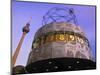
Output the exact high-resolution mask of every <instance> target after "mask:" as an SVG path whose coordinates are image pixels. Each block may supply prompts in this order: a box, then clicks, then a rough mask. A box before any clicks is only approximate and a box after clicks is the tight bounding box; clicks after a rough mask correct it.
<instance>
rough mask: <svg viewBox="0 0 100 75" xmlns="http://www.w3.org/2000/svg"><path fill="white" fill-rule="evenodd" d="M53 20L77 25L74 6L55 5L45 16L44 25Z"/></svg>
mask: <svg viewBox="0 0 100 75" xmlns="http://www.w3.org/2000/svg"><path fill="white" fill-rule="evenodd" d="M52 22H67V23H68V22H69V23H73V24H76V25H77V20H76V16H75V13H74V9H73V8H67V7H65V8H58V7H54V8H51V9H50V10H48V12H47V13H46V14H45V15H44V16H43V22H42V23H43V25H46V24H49V23H52Z"/></svg>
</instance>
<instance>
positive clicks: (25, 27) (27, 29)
mask: <svg viewBox="0 0 100 75" xmlns="http://www.w3.org/2000/svg"><path fill="white" fill-rule="evenodd" d="M31 19H32V17H30V20H29V21H28V22H27V23H26V25H25V26H24V27H23V29H22V32H23V33H22V37H21V39H20V41H19V43H18V46H17V48H16V50H15V53H14V55H13V57H12V66H14V65H15V63H16V60H17V57H18V54H19V52H20V48H21V46H22V43H23V41H24V38H25V36H26V34H27V33H28V32H29V31H30V29H29V26H30V22H31Z"/></svg>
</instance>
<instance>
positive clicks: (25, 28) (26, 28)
mask: <svg viewBox="0 0 100 75" xmlns="http://www.w3.org/2000/svg"><path fill="white" fill-rule="evenodd" d="M29 26H30V23H27V24H26V26H24V27H23V32H25V33H28V32H29V31H30V29H29Z"/></svg>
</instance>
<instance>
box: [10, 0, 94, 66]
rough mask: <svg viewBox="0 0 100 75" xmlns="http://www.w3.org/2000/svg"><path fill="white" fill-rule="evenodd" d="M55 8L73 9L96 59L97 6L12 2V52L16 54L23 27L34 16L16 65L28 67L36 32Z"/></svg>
mask: <svg viewBox="0 0 100 75" xmlns="http://www.w3.org/2000/svg"><path fill="white" fill-rule="evenodd" d="M53 7H62V8H63V7H64V8H65V7H68V8H73V9H74V11H75V15H76V17H77V20H78V23H79V26H80V27H81V28H82V29H83V30H84V32H85V33H86V35H87V36H86V37H87V38H88V40H89V42H90V46H91V48H92V52H93V55H94V57H95V49H96V48H95V47H96V46H95V41H96V40H95V34H96V32H95V13H96V12H95V6H80V5H67V4H66V5H65V4H49V3H36V2H16V1H13V2H12V52H13V53H14V51H15V49H16V47H17V45H18V42H19V40H20V38H21V36H22V27H23V26H24V25H25V24H26V23H27V22H28V20H29V18H30V16H32V22H31V26H30V32H29V33H28V34H27V35H26V37H25V39H24V42H23V44H22V47H21V50H20V54H19V56H18V59H17V62H16V65H24V66H25V65H26V63H27V60H28V55H29V52H30V51H31V46H32V41H33V39H34V34H35V32H36V31H37V30H38V29H39V28H40V27H41V26H42V17H43V15H44V14H45V13H46V12H47V11H48V10H49V9H51V8H53Z"/></svg>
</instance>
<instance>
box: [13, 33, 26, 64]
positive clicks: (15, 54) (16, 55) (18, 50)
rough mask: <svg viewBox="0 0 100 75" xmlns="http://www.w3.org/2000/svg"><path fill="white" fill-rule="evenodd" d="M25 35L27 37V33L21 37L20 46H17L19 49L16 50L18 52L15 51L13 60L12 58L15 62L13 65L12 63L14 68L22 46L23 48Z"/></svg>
mask: <svg viewBox="0 0 100 75" xmlns="http://www.w3.org/2000/svg"><path fill="white" fill-rule="evenodd" d="M25 35H26V33H25V32H23V34H22V37H21V40H20V42H19V44H18V46H17V48H16V50H15V53H14V55H13V58H12V60H13V63H12V64H13V66H14V65H15V63H16V59H17V57H18V54H19V52H20V48H21V46H22V43H23V40H24V38H25Z"/></svg>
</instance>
